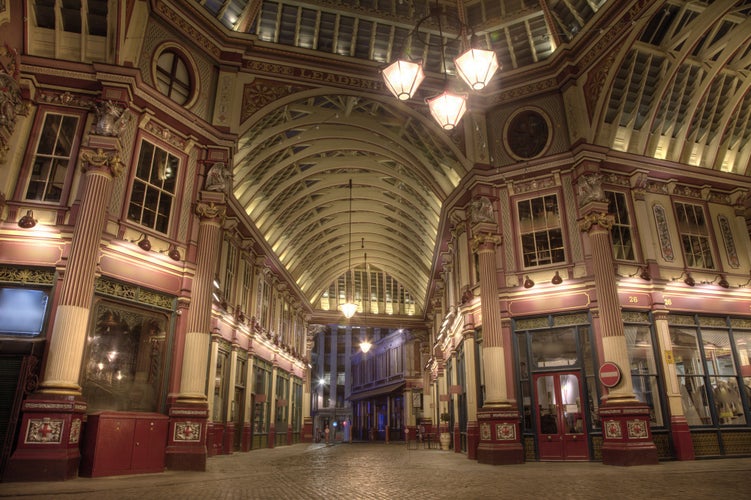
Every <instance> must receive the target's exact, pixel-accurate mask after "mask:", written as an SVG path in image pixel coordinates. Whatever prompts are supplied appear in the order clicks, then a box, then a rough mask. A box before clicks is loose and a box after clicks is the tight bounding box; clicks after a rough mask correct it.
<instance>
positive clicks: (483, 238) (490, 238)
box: [472, 233, 503, 253]
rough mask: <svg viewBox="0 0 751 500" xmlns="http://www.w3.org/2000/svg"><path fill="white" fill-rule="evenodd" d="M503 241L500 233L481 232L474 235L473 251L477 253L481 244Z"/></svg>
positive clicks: (497, 243) (495, 243)
mask: <svg viewBox="0 0 751 500" xmlns="http://www.w3.org/2000/svg"><path fill="white" fill-rule="evenodd" d="M502 242H503V238H501V236H500V235H498V234H492V233H480V234H476V235H474V236H472V251H473V252H475V253H477V251H478V250H479V249H480V247H481V246H485V245H500V244H501V243H502Z"/></svg>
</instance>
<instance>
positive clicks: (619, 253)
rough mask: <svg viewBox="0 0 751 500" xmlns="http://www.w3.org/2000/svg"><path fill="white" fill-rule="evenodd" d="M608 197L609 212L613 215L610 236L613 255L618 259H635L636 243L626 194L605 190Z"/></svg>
mask: <svg viewBox="0 0 751 500" xmlns="http://www.w3.org/2000/svg"><path fill="white" fill-rule="evenodd" d="M605 196H607V198H608V213H610V214H612V215H613V218H614V220H613V226H612V227H611V228H610V236H611V237H612V240H613V257H614V258H615V259H618V260H634V245H633V242H632V240H631V219H630V218H629V214H628V203H627V202H626V195H625V194H624V193H621V192H616V191H605Z"/></svg>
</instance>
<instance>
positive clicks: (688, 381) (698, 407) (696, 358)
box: [670, 328, 711, 425]
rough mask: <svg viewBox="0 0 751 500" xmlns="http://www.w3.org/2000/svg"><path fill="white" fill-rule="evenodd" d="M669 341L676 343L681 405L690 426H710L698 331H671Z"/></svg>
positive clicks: (674, 351)
mask: <svg viewBox="0 0 751 500" xmlns="http://www.w3.org/2000/svg"><path fill="white" fill-rule="evenodd" d="M670 340H671V342H672V344H673V356H674V358H675V368H676V372H677V373H678V384H679V389H680V393H681V402H682V404H683V411H684V413H685V415H686V419H687V420H688V424H689V425H702V424H710V423H711V414H710V412H709V401H707V392H706V388H705V387H704V376H703V375H704V368H703V366H702V362H701V354H700V352H699V343H698V339H697V335H696V332H695V331H694V330H693V329H688V328H680V329H678V328H671V330H670Z"/></svg>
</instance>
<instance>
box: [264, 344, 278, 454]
mask: <svg viewBox="0 0 751 500" xmlns="http://www.w3.org/2000/svg"><path fill="white" fill-rule="evenodd" d="M278 374H279V360H277V359H276V355H274V362H273V366H272V367H271V399H272V400H273V402H272V403H271V410H270V411H269V442H268V443H267V448H274V447H275V446H276V412H277V409H276V404H277V402H278V401H279V400H278V399H276V380H277V375H278Z"/></svg>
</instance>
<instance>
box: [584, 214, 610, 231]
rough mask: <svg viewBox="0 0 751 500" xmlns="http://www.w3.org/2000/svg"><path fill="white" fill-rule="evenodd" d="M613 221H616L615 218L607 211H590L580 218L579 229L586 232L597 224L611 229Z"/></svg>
mask: <svg viewBox="0 0 751 500" xmlns="http://www.w3.org/2000/svg"><path fill="white" fill-rule="evenodd" d="M613 222H615V218H614V217H613V216H612V215H611V214H608V213H605V212H590V213H588V214H586V215H585V216H584V217H582V218H581V219H579V229H580V230H581V231H583V232H585V233H586V232H589V231H591V230H592V229H593V228H595V227H596V226H597V227H600V228H602V229H607V230H610V228H611V227H613Z"/></svg>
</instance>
